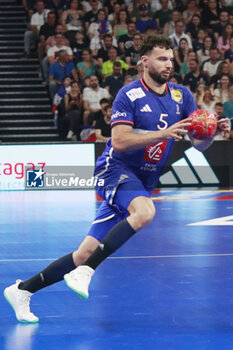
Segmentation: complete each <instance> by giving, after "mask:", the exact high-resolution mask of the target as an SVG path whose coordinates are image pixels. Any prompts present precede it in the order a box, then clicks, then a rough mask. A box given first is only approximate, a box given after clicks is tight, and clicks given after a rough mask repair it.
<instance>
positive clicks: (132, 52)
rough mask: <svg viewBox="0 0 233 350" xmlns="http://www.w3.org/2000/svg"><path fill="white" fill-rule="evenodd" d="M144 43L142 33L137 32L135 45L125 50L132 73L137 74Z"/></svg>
mask: <svg viewBox="0 0 233 350" xmlns="http://www.w3.org/2000/svg"><path fill="white" fill-rule="evenodd" d="M141 44H142V35H141V34H140V33H136V34H134V36H133V46H132V47H130V48H129V49H127V50H126V51H125V62H126V63H127V64H128V65H129V67H130V69H131V70H132V72H131V73H132V75H133V74H137V72H136V71H135V67H136V65H137V63H138V61H139V60H140V48H141Z"/></svg>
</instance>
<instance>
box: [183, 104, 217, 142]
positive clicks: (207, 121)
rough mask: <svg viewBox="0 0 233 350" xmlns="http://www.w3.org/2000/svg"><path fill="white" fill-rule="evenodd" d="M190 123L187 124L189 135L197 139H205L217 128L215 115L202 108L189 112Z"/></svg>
mask: <svg viewBox="0 0 233 350" xmlns="http://www.w3.org/2000/svg"><path fill="white" fill-rule="evenodd" d="M189 118H190V119H191V125H190V126H188V133H189V134H190V136H192V137H194V138H195V139H198V140H206V139H208V138H209V137H212V136H213V135H214V134H215V131H216V129H217V117H216V115H215V114H213V113H210V112H208V111H206V110H203V109H198V110H196V111H194V112H193V113H191V114H190V116H189Z"/></svg>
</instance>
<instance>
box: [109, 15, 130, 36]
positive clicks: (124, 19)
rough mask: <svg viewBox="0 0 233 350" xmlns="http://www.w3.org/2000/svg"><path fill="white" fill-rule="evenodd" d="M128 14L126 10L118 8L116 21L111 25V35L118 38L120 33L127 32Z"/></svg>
mask: <svg viewBox="0 0 233 350" xmlns="http://www.w3.org/2000/svg"><path fill="white" fill-rule="evenodd" d="M128 23H129V16H128V13H127V11H126V10H120V11H119V14H118V16H117V22H116V24H114V26H113V35H114V37H115V38H116V39H118V38H119V37H120V36H121V35H124V34H127V33H128Z"/></svg>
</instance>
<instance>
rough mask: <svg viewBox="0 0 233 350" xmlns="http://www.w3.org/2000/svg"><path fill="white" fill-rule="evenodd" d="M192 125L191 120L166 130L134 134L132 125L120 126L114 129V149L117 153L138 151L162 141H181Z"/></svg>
mask: <svg viewBox="0 0 233 350" xmlns="http://www.w3.org/2000/svg"><path fill="white" fill-rule="evenodd" d="M189 125H191V123H190V119H188V118H187V119H183V120H181V121H179V122H178V123H175V124H173V125H172V126H170V127H169V128H167V129H165V130H158V131H145V133H133V132H132V131H133V127H132V126H130V125H122V124H118V125H115V126H114V127H113V128H112V147H113V149H114V151H115V152H117V153H121V152H125V151H132V150H137V149H140V148H143V147H147V146H150V145H151V144H154V143H157V142H160V141H162V140H169V139H173V138H174V139H176V140H181V139H182V135H186V134H187V129H186V128H187V127H188V126H189Z"/></svg>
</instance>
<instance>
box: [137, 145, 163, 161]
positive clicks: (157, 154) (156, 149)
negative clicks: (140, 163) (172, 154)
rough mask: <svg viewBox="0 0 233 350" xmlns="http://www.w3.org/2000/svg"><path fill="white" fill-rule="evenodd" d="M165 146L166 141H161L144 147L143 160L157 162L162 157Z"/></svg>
mask: <svg viewBox="0 0 233 350" xmlns="http://www.w3.org/2000/svg"><path fill="white" fill-rule="evenodd" d="M166 146H167V141H161V142H159V143H156V144H154V145H151V146H148V147H146V150H145V153H144V158H143V160H144V161H145V162H153V163H158V162H159V161H160V159H161V158H162V156H163V154H164V151H165V149H166Z"/></svg>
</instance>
